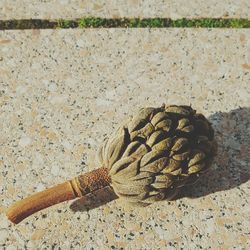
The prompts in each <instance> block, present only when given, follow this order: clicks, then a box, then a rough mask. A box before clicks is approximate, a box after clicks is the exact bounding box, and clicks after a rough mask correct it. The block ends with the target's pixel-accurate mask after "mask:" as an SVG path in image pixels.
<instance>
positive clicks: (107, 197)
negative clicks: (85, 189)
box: [70, 187, 118, 212]
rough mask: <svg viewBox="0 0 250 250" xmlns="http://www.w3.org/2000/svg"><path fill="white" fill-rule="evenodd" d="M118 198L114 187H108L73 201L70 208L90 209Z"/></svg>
mask: <svg viewBox="0 0 250 250" xmlns="http://www.w3.org/2000/svg"><path fill="white" fill-rule="evenodd" d="M117 198H118V196H117V195H116V194H115V193H114V191H113V190H112V188H111V187H106V188H103V189H100V190H98V191H96V192H94V193H92V194H89V195H86V196H84V197H81V198H79V199H77V200H75V201H73V203H72V204H71V205H70V209H71V210H72V211H74V212H77V211H81V212H83V211H89V210H91V209H94V208H97V207H100V206H102V205H104V204H107V203H109V202H110V201H113V200H115V199H117Z"/></svg>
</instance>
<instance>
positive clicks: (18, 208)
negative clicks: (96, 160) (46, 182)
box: [7, 167, 111, 224]
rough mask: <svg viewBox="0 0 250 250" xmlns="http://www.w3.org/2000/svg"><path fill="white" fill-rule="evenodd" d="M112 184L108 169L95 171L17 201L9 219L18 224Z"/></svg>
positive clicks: (8, 212) (12, 207) (8, 215)
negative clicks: (41, 211) (50, 208)
mask: <svg viewBox="0 0 250 250" xmlns="http://www.w3.org/2000/svg"><path fill="white" fill-rule="evenodd" d="M110 182H111V179H110V177H109V175H108V169H107V168H104V167H102V168H99V169H97V170H93V171H91V172H89V173H86V174H82V175H79V176H77V177H75V178H73V179H72V180H69V181H67V182H64V183H62V184H59V185H57V186H55V187H51V188H48V189H46V190H44V191H41V192H38V193H35V194H33V195H31V196H29V197H27V198H25V199H23V200H20V201H17V202H16V203H14V204H13V205H12V206H11V207H10V208H9V209H8V210H7V217H8V219H9V220H10V221H12V222H13V223H15V224H18V223H19V222H21V221H22V220H23V219H25V218H26V217H28V216H30V215H32V214H34V213H36V212H38V211H40V210H42V209H44V208H47V207H50V206H53V205H55V204H58V203H61V202H64V201H68V200H72V199H75V198H77V197H81V196H84V195H86V194H88V193H91V192H94V191H96V190H98V189H101V188H104V187H106V186H108V185H109V184H110Z"/></svg>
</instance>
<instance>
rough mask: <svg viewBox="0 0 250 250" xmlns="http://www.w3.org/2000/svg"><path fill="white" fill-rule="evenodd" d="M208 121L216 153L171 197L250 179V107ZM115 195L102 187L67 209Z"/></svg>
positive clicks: (94, 204) (79, 208) (204, 192)
mask: <svg viewBox="0 0 250 250" xmlns="http://www.w3.org/2000/svg"><path fill="white" fill-rule="evenodd" d="M208 120H209V121H210V122H211V123H212V126H213V128H214V130H215V137H216V140H217V142H218V154H217V156H216V158H215V160H214V163H213V165H212V167H211V169H210V171H208V173H206V174H205V175H203V176H201V177H200V179H199V180H198V181H197V183H195V184H194V185H193V186H189V187H188V188H185V187H184V188H183V190H182V191H181V192H180V193H179V195H178V196H177V197H175V198H174V200H176V199H180V198H183V197H189V198H198V197H202V196H206V195H208V194H211V193H215V192H219V191H223V190H229V189H232V188H235V187H238V186H240V185H241V184H243V183H245V182H247V181H248V180H249V179H250V108H238V109H236V110H232V111H230V112H228V113H222V112H218V113H215V114H213V115H211V116H210V117H209V118H208ZM116 198H117V196H116V195H115V194H114V192H113V191H112V189H111V188H106V189H103V190H100V191H98V192H95V193H94V194H91V195H89V196H86V197H82V198H80V199H78V200H76V201H74V202H73V203H72V204H71V206H70V208H71V209H72V210H73V211H88V210H90V209H94V208H97V207H99V206H101V205H104V204H106V203H108V202H110V201H112V200H114V199H116Z"/></svg>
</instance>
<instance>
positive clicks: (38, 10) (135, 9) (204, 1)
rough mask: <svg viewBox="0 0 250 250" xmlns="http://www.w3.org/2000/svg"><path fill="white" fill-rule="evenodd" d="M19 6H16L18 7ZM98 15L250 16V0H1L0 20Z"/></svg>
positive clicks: (175, 17)
mask: <svg viewBox="0 0 250 250" xmlns="http://www.w3.org/2000/svg"><path fill="white" fill-rule="evenodd" d="M17 6H18V7H17ZM83 16H99V17H108V18H112V17H170V18H173V19H177V18H182V17H189V18H197V17H235V18H240V17H241V18H249V17H250V1H249V0H238V1H232V0H224V1H218V0H190V1H183V0H155V1H149V0H129V1H128V0H118V1H111V0H97V1H86V0H59V1H58V0H46V1H42V0H36V1H31V0H1V1H0V19H12V18H14V19H23V18H48V19H49V18H76V17H83Z"/></svg>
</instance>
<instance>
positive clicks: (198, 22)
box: [0, 17, 250, 30]
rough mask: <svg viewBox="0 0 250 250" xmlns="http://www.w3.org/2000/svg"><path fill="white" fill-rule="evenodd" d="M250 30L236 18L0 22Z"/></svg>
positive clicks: (249, 22) (0, 25)
mask: <svg viewBox="0 0 250 250" xmlns="http://www.w3.org/2000/svg"><path fill="white" fill-rule="evenodd" d="M170 27H173V28H250V19H240V18H239V19H236V18H199V19H187V18H182V19H177V20H172V19H170V18H117V19H116V18H114V19H108V18H99V17H85V18H79V19H71V20H69V19H56V20H42V19H23V20H0V30H13V29H69V28H170Z"/></svg>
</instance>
